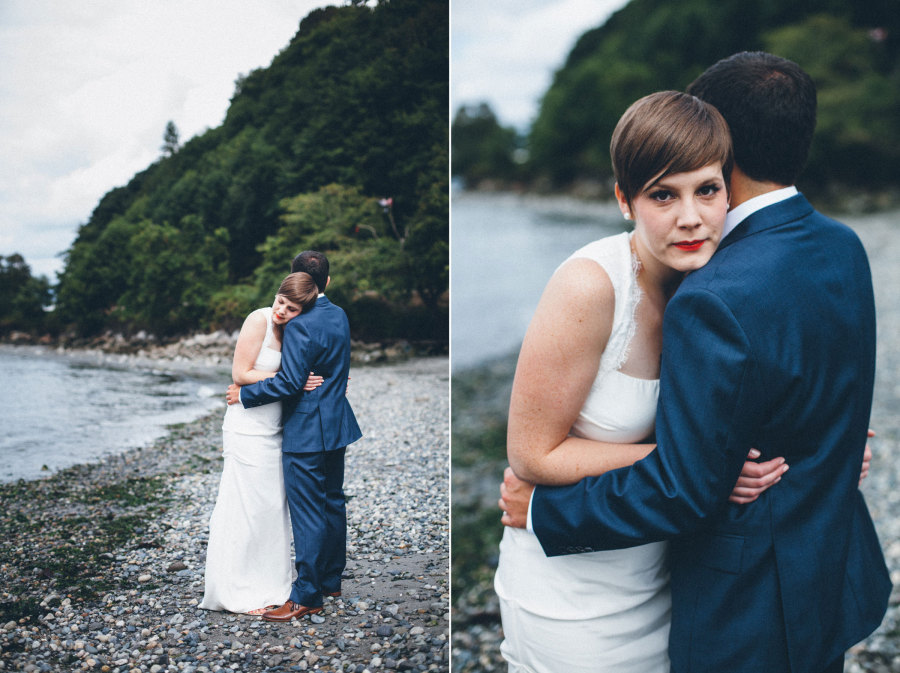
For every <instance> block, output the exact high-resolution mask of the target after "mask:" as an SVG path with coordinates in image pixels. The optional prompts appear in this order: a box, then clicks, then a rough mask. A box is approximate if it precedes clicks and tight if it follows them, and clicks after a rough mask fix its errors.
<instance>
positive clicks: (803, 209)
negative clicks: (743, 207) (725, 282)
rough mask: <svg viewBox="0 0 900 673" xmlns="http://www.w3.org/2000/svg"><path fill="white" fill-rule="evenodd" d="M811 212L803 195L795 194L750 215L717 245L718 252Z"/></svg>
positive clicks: (811, 209) (810, 207) (811, 208)
mask: <svg viewBox="0 0 900 673" xmlns="http://www.w3.org/2000/svg"><path fill="white" fill-rule="evenodd" d="M812 212H813V207H812V205H810V203H809V201H807V200H806V197H805V196H803V194H797V195H796V196H792V197H790V198H789V199H785V200H784V201H779V202H778V203H775V204H772V205H771V206H766V207H765V208H762V209H760V210H757V211H756V212H755V213H752V214H750V215H749V216H748V217H747V218H746V219H745V220H744V221H743V222H741V223H740V224H739V225H737V227H735V229H734V230H733V231H732V232H731V233H730V234H728V235H727V236H726V237H725V238H724V239H722V242H721V243H720V244H719V250H721V249H723V248H726V247H728V246H729V245H731V244H732V243H734V242H735V241H740V240H741V239H743V238H746V237H747V236H750V235H752V234H755V233H758V232H760V231H763V230H765V229H770V228H771V227H777V226H778V225H781V224H786V223H787V222H793V221H794V220H799V219H800V218H802V217H806V216H807V215H810V214H811V213H812Z"/></svg>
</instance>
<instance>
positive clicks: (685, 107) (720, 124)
mask: <svg viewBox="0 0 900 673" xmlns="http://www.w3.org/2000/svg"><path fill="white" fill-rule="evenodd" d="M609 153H610V157H611V158H612V165H613V172H614V174H615V177H616V183H617V184H618V185H619V189H620V190H621V192H622V194H623V195H624V197H625V201H626V202H627V203H628V205H629V206H631V205H632V201H633V199H634V198H635V197H636V196H637V195H638V194H640V193H641V192H642V191H643V190H644V189H646V188H647V187H649V186H650V185H652V184H655V183H657V182H658V181H659V180H661V179H662V178H664V177H665V176H667V175H672V174H674V173H685V172H688V171H695V170H697V169H699V168H703V167H704V166H707V165H709V164H715V163H720V164H721V165H722V175H723V177H724V178H725V185H726V187H727V185H728V182H729V178H730V177H731V167H732V165H733V162H734V160H733V158H732V152H731V135H730V134H729V132H728V125H727V124H726V123H725V120H724V119H723V118H722V115H720V114H719V113H718V111H717V110H716V109H715V108H714V107H713V106H712V105H710V104H708V103H704V102H703V101H702V100H700V99H699V98H695V97H694V96H690V95H688V94H686V93H681V92H679V91H660V92H658V93H653V94H650V95H649V96H644V97H643V98H641V99H639V100H637V101H635V102H634V103H632V105H631V107H629V108H628V109H627V110H625V114H623V115H622V118H621V119H620V120H619V123H618V124H616V129H615V131H613V135H612V141H611V142H610V144H609Z"/></svg>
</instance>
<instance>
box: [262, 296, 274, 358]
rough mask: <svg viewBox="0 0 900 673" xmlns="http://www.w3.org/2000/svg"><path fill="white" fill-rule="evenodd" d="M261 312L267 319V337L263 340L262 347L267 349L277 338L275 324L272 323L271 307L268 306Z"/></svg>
mask: <svg viewBox="0 0 900 673" xmlns="http://www.w3.org/2000/svg"><path fill="white" fill-rule="evenodd" d="M260 310H261V311H262V312H263V315H264V316H265V317H266V336H265V337H264V338H263V342H262V347H263V348H266V347H267V346H268V345H269V344H270V343H272V338H273V337H274V336H275V323H274V322H273V321H272V307H271V306H266V307H265V308H262V309H260Z"/></svg>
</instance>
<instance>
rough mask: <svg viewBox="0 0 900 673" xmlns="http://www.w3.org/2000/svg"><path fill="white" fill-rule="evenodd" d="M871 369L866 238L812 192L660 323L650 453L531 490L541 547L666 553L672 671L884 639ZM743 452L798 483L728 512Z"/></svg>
mask: <svg viewBox="0 0 900 673" xmlns="http://www.w3.org/2000/svg"><path fill="white" fill-rule="evenodd" d="M874 370H875V309H874V299H873V293H872V283H871V275H870V271H869V266H868V261H867V259H866V255H865V252H864V250H863V248H862V245H861V244H860V242H859V240H858V238H857V237H856V235H855V234H854V233H853V232H852V231H851V230H850V229H848V228H847V227H845V226H843V225H841V224H839V223H837V222H834V221H833V220H830V219H828V218H826V217H824V216H822V215H821V214H819V213H817V212H816V211H815V210H813V208H812V206H810V204H809V202H808V201H807V200H806V199H805V198H804V197H803V196H802V195H797V196H794V197H792V198H789V199H787V200H785V201H783V202H781V203H778V204H774V205H772V206H769V207H767V208H763V209H762V210H760V211H757V212H756V213H754V214H753V215H751V216H750V217H748V218H747V219H746V220H745V221H744V222H743V223H741V224H740V225H739V226H738V227H737V228H736V229H735V230H734V231H733V232H732V233H731V234H729V235H728V236H727V237H726V238H725V239H724V240H723V241H722V244H721V246H720V248H719V250H718V251H717V252H716V254H715V255H714V256H713V258H712V260H711V261H710V262H709V263H708V264H707V265H706V266H705V267H703V268H702V269H700V270H698V271H695V272H693V273H691V274H689V275H688V276H687V277H686V278H685V280H684V281H683V283H682V285H681V287H680V288H679V289H678V291H677V292H676V293H675V296H674V297H673V298H672V300H671V301H670V302H669V305H668V307H667V308H666V313H665V318H664V322H663V356H662V369H661V374H660V379H661V380H660V400H659V405H658V409H657V418H656V433H657V441H658V446H657V450H656V451H654V452H653V453H651V454H650V455H649V456H648V457H647V458H645V459H644V460H642V461H639V462H637V463H635V464H634V465H633V466H631V467H629V468H624V469H622V470H616V471H613V472H609V473H607V474H605V475H603V476H601V477H598V478H589V479H585V480H582V481H581V482H580V483H578V484H575V485H573V486H568V487H559V488H550V487H538V488H537V489H536V491H535V493H534V498H533V502H532V521H533V526H534V529H535V532H536V534H537V536H538V538H539V540H540V541H541V544H542V546H543V548H544V550H545V551H546V552H547V554H548V555H551V556H552V555H557V554H566V553H575V552H579V551H591V550H598V549H611V548H622V547H629V546H633V545H638V544H642V543H646V542H650V541H654V540H662V539H668V538H672V539H673V540H672V543H671V546H670V569H671V578H672V579H671V585H672V602H673V607H672V630H671V632H670V633H671V635H670V645H669V656H670V659H671V661H672V670H673V673H681V672H683V671H691V672H697V671H710V672H713V671H715V672H721V671H729V672H731V673H736V672H740V671H747V673H751V672H757V671H762V670H765V671H792V672H794V673H797V672H801V671H810V672H818V671H821V670H822V669H823V668H824V667H825V666H826V665H827V664H828V663H830V662H831V661H833V660H834V659H835V658H837V657H838V656H840V654H841V653H842V652H843V651H845V650H846V649H847V648H848V647H849V646H851V645H852V644H854V643H856V642H858V641H859V640H862V639H863V638H865V637H866V636H867V635H868V634H869V633H871V632H872V631H873V630H874V629H875V628H877V627H878V625H879V624H880V622H881V620H882V617H883V615H884V613H885V610H886V608H887V600H888V597H889V595H890V592H891V582H890V579H889V577H888V574H887V569H886V567H885V563H884V557H883V555H882V552H881V549H880V546H879V543H878V539H877V537H876V534H875V530H874V527H873V525H872V521H871V518H870V516H869V513H868V510H867V508H866V505H865V502H864V501H863V497H862V494H861V493H860V492H859V490H858V488H857V481H858V478H859V470H860V464H861V462H862V455H863V450H864V447H865V441H866V430H867V427H868V423H869V414H870V411H871V403H872V390H873V378H874ZM751 447H756V448H757V449H759V450H760V451H761V452H762V458H761V460H767V459H770V458H774V457H777V456H784V457H785V458H786V459H787V463H788V465H789V466H790V469H789V471H788V472H787V473H786V474H785V475H784V477H783V478H782V480H781V482H780V483H778V484H777V485H775V486H774V487H772V488H770V489H769V490H768V491H766V492H765V493H764V494H763V495H762V496H761V497H760V498H759V499H758V500H757V501H756V502H754V503H752V504H749V505H735V504H730V503H729V502H728V501H727V499H728V496H729V494H730V492H731V490H732V488H733V487H734V484H735V482H736V481H737V478H738V476H739V474H740V471H741V466H742V464H743V462H744V460H745V458H746V455H747V452H748V451H749V450H750V448H751Z"/></svg>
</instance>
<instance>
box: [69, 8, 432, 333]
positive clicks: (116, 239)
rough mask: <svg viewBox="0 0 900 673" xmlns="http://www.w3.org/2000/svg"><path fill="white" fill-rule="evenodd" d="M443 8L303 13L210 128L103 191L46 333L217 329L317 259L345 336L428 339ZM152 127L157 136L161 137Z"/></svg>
mask: <svg viewBox="0 0 900 673" xmlns="http://www.w3.org/2000/svg"><path fill="white" fill-rule="evenodd" d="M447 77H448V7H447V2H446V0H379V2H378V3H377V4H376V5H375V6H366V4H365V3H352V4H351V5H349V6H342V7H329V8H325V9H319V10H316V11H314V12H312V13H311V14H310V15H309V16H307V17H306V18H305V19H304V20H303V21H302V22H301V23H300V27H299V30H298V32H297V34H296V35H295V37H294V39H293V40H292V41H291V43H290V44H289V45H287V46H286V47H285V48H284V49H283V50H282V51H281V53H280V54H278V56H277V57H276V58H275V59H274V60H273V61H272V63H271V65H270V66H269V67H268V68H263V69H259V70H255V71H253V72H251V73H249V74H247V75H244V76H240V77H239V78H238V81H237V82H236V85H235V92H234V95H233V97H232V100H231V105H230V107H229V110H228V113H227V116H226V119H225V121H224V123H223V124H222V125H221V126H220V127H218V128H215V129H212V130H209V131H207V132H206V133H204V134H202V135H199V136H197V137H195V138H192V139H190V140H189V141H188V142H186V143H185V144H184V145H183V146H179V144H178V141H177V133H176V134H174V135H173V133H172V131H173V129H172V128H169V129H167V132H166V136H165V143H164V144H163V148H162V150H163V153H162V156H161V157H160V159H159V160H158V161H157V162H156V163H154V164H153V165H151V166H149V167H148V168H147V169H146V170H144V171H143V172H141V173H139V174H137V175H135V176H134V178H133V179H132V180H131V181H130V182H129V183H128V184H127V185H125V186H124V187H120V188H117V189H114V190H112V191H110V192H109V193H107V194H106V195H105V196H104V197H103V198H102V199H101V200H100V202H99V204H98V205H97V207H96V209H95V210H94V211H93V214H92V215H91V217H90V219H89V220H88V221H87V222H86V223H84V224H83V225H82V226H81V227H80V229H79V232H78V236H77V239H76V240H75V242H74V244H73V245H72V247H71V248H70V249H69V250H68V252H67V253H66V257H65V268H64V271H63V272H62V274H61V276H60V283H59V286H58V288H57V294H56V317H55V320H56V323H57V324H58V325H59V326H60V327H61V328H63V329H68V330H70V331H73V330H74V331H75V332H76V333H79V334H91V333H96V332H98V331H102V330H106V329H113V330H121V331H125V332H129V331H136V330H140V329H144V330H147V331H149V332H151V333H154V334H158V335H161V336H162V335H171V334H181V333H186V332H190V331H193V330H198V329H213V328H218V327H225V328H234V327H236V326H239V325H240V322H241V320H242V319H243V317H244V315H246V313H247V312H248V311H249V310H250V309H252V308H255V307H257V306H259V305H264V304H267V303H270V302H271V299H272V296H273V294H274V291H275V289H276V288H277V286H278V283H279V281H280V280H281V278H282V277H283V276H284V275H285V274H286V273H288V272H289V270H290V260H291V258H292V257H293V255H294V254H296V253H297V252H299V251H301V250H303V249H307V248H312V249H318V250H321V251H323V252H325V253H326V254H327V255H328V256H329V259H330V260H331V265H332V273H331V276H332V284H331V286H330V288H329V296H330V297H331V298H332V300H333V301H335V302H336V303H338V304H340V305H342V306H344V308H345V309H346V310H347V312H348V314H349V316H350V319H351V325H352V326H353V330H354V336H356V337H357V338H364V339H375V338H390V337H403V338H411V339H418V338H425V339H439V340H446V333H447V307H446V296H445V291H446V289H447V285H448V201H447V192H448V184H447V162H448V152H447V145H448V136H447V133H448V121H449V120H448V114H447V107H448V98H447V96H448V86H447ZM161 131H162V129H161Z"/></svg>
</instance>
